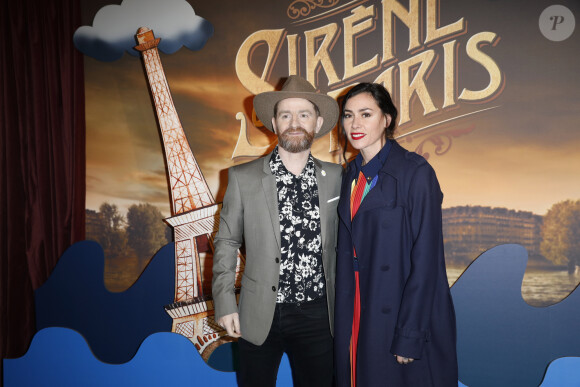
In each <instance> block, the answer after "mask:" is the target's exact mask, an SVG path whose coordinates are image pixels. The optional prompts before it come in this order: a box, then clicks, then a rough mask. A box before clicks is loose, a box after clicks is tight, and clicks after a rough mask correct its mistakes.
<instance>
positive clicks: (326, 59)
mask: <svg viewBox="0 0 580 387" xmlns="http://www.w3.org/2000/svg"><path fill="white" fill-rule="evenodd" d="M337 30H338V27H337V25H336V23H332V24H328V25H326V26H322V27H320V28H316V29H314V30H311V31H305V32H304V35H305V36H306V79H307V80H308V81H310V83H312V84H313V85H316V84H317V83H318V82H317V79H316V78H317V77H316V73H317V70H318V66H319V65H321V66H322V68H323V69H324V71H325V72H326V75H327V77H328V84H329V85H330V84H333V83H338V82H340V79H339V78H338V76H337V75H336V70H335V69H334V65H333V64H332V60H331V59H330V50H331V49H332V46H333V45H334V43H335V42H336V33H337ZM320 39H322V42H320ZM319 42H320V47H319V48H318V50H316V45H317V43H319Z"/></svg>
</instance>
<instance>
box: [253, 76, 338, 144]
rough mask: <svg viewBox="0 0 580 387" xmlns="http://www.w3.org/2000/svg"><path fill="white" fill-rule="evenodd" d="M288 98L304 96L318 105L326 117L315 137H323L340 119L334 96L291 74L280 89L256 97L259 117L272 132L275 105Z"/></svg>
mask: <svg viewBox="0 0 580 387" xmlns="http://www.w3.org/2000/svg"><path fill="white" fill-rule="evenodd" d="M286 98H304V99H307V100H309V101H310V102H312V103H313V104H315V105H316V106H318V110H320V116H321V117H322V118H323V119H324V122H323V123H322V127H321V128H320V131H318V133H317V134H316V136H315V138H318V137H322V136H324V135H325V134H326V133H328V132H330V131H331V130H332V128H334V126H335V125H336V122H337V121H338V115H339V109H338V103H337V102H336V101H335V100H334V98H332V97H330V96H328V95H326V94H321V93H317V92H316V89H314V86H312V85H311V84H310V82H308V81H307V80H306V79H304V78H302V77H300V76H298V75H290V76H289V77H288V79H287V80H286V82H285V83H284V86H282V89H281V90H280V91H266V92H264V93H260V94H258V95H256V96H255V97H254V110H255V111H256V115H257V116H258V119H259V120H260V121H261V122H262V124H264V126H265V127H266V128H268V129H270V130H271V131H272V132H273V131H274V128H273V127H272V117H273V116H274V106H275V105H276V104H277V103H278V102H279V101H281V100H283V99H286Z"/></svg>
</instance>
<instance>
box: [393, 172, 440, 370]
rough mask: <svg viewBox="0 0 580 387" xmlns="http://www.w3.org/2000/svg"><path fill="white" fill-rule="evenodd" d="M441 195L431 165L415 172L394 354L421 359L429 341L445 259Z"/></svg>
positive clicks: (409, 198) (410, 187) (410, 190)
mask: <svg viewBox="0 0 580 387" xmlns="http://www.w3.org/2000/svg"><path fill="white" fill-rule="evenodd" d="M442 200H443V194H442V193H441V190H440V187H439V183H438V181H437V177H436V175H435V171H434V170H433V168H432V167H431V166H430V165H429V164H428V163H423V164H422V165H419V166H418V168H417V169H416V171H415V173H414V175H413V177H412V179H411V182H410V185H409V194H408V205H409V218H410V229H411V230H410V231H411V237H412V245H411V251H410V272H409V276H408V277H407V280H406V282H405V286H404V289H403V294H402V299H401V306H400V309H399V314H398V319H397V326H396V329H395V335H394V340H393V344H392V346H391V352H392V353H393V354H397V355H399V356H406V357H411V358H413V359H420V358H421V354H422V352H423V346H424V344H425V342H426V341H428V340H429V337H430V334H431V333H430V331H429V327H430V325H431V321H430V320H431V316H432V313H431V312H432V309H433V302H434V299H435V297H434V295H435V293H436V287H437V284H438V281H439V279H438V278H437V277H438V273H439V266H440V265H441V260H442V259H444V257H443V246H442V243H443V236H442V224H441V203H442Z"/></svg>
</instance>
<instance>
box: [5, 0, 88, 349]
mask: <svg viewBox="0 0 580 387" xmlns="http://www.w3.org/2000/svg"><path fill="white" fill-rule="evenodd" d="M1 4H2V5H0V32H1V36H0V283H1V284H0V351H1V354H2V358H9V357H19V356H22V355H23V354H24V353H26V351H27V349H28V346H29V344H30V340H31V339H32V337H33V336H34V333H35V326H34V319H35V317H34V293H33V291H34V289H36V288H38V287H39V286H40V285H42V284H43V283H44V281H46V279H47V278H48V276H49V275H50V273H51V271H52V269H53V268H54V266H55V265H56V262H57V260H58V259H59V257H60V255H61V254H62V253H63V252H64V250H66V248H67V247H69V246H70V245H71V244H72V243H74V242H76V241H79V240H82V239H84V224H85V219H84V213H85V118H84V111H85V110H84V78H83V58H82V54H80V53H79V52H78V51H77V50H76V49H75V48H74V46H73V42H72V37H73V34H74V31H75V30H76V28H78V27H79V26H80V20H81V13H80V2H79V0H50V1H35V0H3V1H2V2H1Z"/></svg>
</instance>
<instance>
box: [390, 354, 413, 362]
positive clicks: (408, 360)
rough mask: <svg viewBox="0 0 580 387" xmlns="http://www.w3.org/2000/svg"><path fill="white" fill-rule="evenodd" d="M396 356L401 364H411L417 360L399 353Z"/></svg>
mask: <svg viewBox="0 0 580 387" xmlns="http://www.w3.org/2000/svg"><path fill="white" fill-rule="evenodd" d="M395 357H396V358H397V363H399V364H410V363H412V362H413V361H414V360H415V359H411V358H410V357H403V356H399V355H395Z"/></svg>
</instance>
